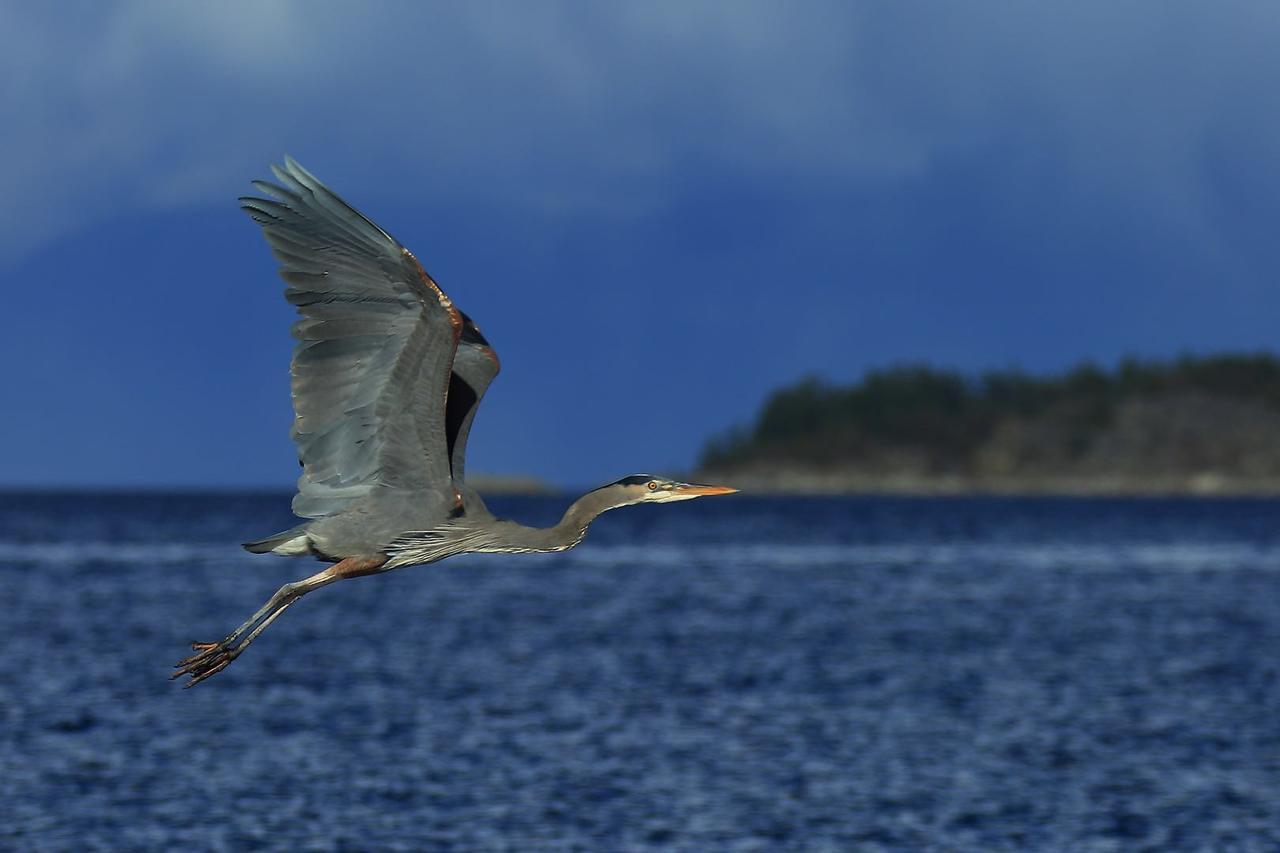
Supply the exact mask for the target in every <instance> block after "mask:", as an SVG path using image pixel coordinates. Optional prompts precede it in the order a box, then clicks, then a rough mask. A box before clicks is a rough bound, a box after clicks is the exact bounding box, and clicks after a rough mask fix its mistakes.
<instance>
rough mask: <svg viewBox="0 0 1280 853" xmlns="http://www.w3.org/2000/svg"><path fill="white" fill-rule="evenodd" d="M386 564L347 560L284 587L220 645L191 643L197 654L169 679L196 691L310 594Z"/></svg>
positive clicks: (181, 663) (182, 662)
mask: <svg viewBox="0 0 1280 853" xmlns="http://www.w3.org/2000/svg"><path fill="white" fill-rule="evenodd" d="M386 561H387V558H386V557H385V556H382V555H379V556H376V557H347V558H346V559H345V560H342V561H341V562H338V563H335V564H334V565H332V566H329V567H328V568H327V569H324V570H323V571H319V572H316V573H315V574H314V575H312V576H311V577H308V578H303V579H302V580H300V581H295V582H293V583H287V584H285V585H284V586H282V587H280V588H279V589H278V590H276V592H275V595H273V596H271V598H270V599H269V600H268V601H267V603H266V604H264V605H263V606H262V607H260V608H259V609H258V612H256V613H254V614H253V615H252V616H250V617H249V619H248V620H247V621H246V622H245V623H244V624H243V625H241V626H240V627H239V628H236V629H235V630H234V631H232V632H231V633H230V634H228V635H227V636H226V637H225V638H223V639H222V641H221V642H217V643H192V644H191V648H193V649H194V650H195V652H196V653H195V654H194V655H191V656H190V657H187V658H183V659H182V660H180V661H178V663H177V664H176V666H177V671H176V672H174V673H173V675H172V676H170V677H171V678H177V677H179V676H182V675H190V676H191V680H190V681H188V682H187V683H186V684H185V685H184V686H185V687H194V686H195V685H197V684H199V683H200V682H201V681H204V680H205V679H206V678H208V677H209V676H211V675H215V674H216V673H219V672H221V671H222V670H224V669H226V668H227V667H228V666H229V665H230V664H231V662H232V661H233V660H235V659H236V658H238V657H239V656H240V654H241V652H243V651H244V650H245V649H246V648H247V647H248V646H249V644H250V643H252V642H253V641H254V640H255V639H257V637H258V635H259V634H261V633H262V632H263V631H265V630H266V629H267V626H268V625H270V624H271V623H272V622H274V621H275V620H276V618H277V617H279V615H280V614H281V613H283V612H284V611H285V610H287V609H288V608H289V607H290V606H291V605H292V604H293V603H294V602H296V601H297V600H298V599H299V598H302V596H304V595H306V594H307V593H308V592H311V591H312V590H316V589H319V588H320V587H322V586H328V585H329V584H331V583H334V582H335V581H340V580H343V579H344V578H353V577H360V576H361V575H368V574H376V573H377V572H378V569H379V567H381V566H382V564H383V563H385V562H386Z"/></svg>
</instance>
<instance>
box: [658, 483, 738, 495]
mask: <svg viewBox="0 0 1280 853" xmlns="http://www.w3.org/2000/svg"><path fill="white" fill-rule="evenodd" d="M674 491H675V493H676V494H677V495H688V496H689V497H702V496H703V495H731V494H733V493H734V492H736V491H738V490H737V489H735V488H732V487H730V486H704V485H702V484H701V483H681V484H680V485H678V486H676V487H675V489H674Z"/></svg>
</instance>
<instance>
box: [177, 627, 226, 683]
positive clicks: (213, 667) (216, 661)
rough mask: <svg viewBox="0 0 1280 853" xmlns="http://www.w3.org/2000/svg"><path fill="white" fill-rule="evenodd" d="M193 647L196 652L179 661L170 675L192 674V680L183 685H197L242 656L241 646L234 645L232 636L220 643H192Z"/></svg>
mask: <svg viewBox="0 0 1280 853" xmlns="http://www.w3.org/2000/svg"><path fill="white" fill-rule="evenodd" d="M191 648H192V649H194V650H195V654H194V655H191V656H190V657H186V658H183V659H182V660H180V661H178V662H177V663H176V664H175V665H174V666H175V667H176V671H175V672H174V673H173V675H171V676H169V677H170V678H179V677H181V676H184V675H189V676H191V680H190V681H188V682H187V683H186V684H184V685H182V686H183V687H195V686H196V685H197V684H199V683H200V682H202V681H204V680H205V679H206V678H208V677H209V676H211V675H217V674H218V673H219V672H222V671H223V670H224V669H226V668H227V667H228V666H230V665H231V662H232V661H233V660H235V659H236V658H238V657H239V656H240V652H241V651H242V649H241V648H239V647H237V646H236V645H233V643H232V641H231V638H230V637H228V638H227V639H225V640H223V641H222V642H220V643H192V644H191Z"/></svg>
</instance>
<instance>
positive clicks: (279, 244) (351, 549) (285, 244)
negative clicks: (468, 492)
mask: <svg viewBox="0 0 1280 853" xmlns="http://www.w3.org/2000/svg"><path fill="white" fill-rule="evenodd" d="M272 171H273V172H274V174H275V176H276V178H277V180H278V181H279V182H280V183H279V184H278V185H277V184H269V183H266V182H261V181H259V182H255V183H254V186H255V187H257V188H258V189H259V190H261V191H263V192H264V193H267V194H269V195H272V196H274V197H275V199H276V200H274V201H273V200H269V199H261V198H243V199H241V205H242V207H243V208H244V210H245V211H246V212H248V213H249V215H250V216H251V217H253V219H254V221H256V222H258V223H259V224H260V225H261V226H262V231H263V234H264V236H265V237H266V238H267V242H268V243H269V244H270V246H271V250H272V252H273V253H274V254H275V256H276V258H277V260H279V262H280V275H281V277H282V278H283V279H284V280H285V281H286V282H287V283H288V288H287V289H286V291H285V297H286V298H287V299H288V300H289V301H290V302H291V303H293V305H295V306H296V307H297V309H298V313H299V314H300V315H301V318H300V319H299V320H298V321H297V322H296V323H294V324H293V328H292V333H293V336H294V338H296V339H297V341H298V343H297V345H296V346H295V348H294V355H293V364H292V368H291V370H290V373H291V377H292V389H293V402H294V410H295V415H296V416H295V418H294V423H293V430H292V436H293V440H294V442H295V443H296V444H297V448H298V458H299V461H300V462H301V463H302V475H301V476H300V477H299V478H298V493H297V495H296V496H295V497H294V499H293V511H294V513H295V514H296V515H298V516H301V517H303V518H311V519H321V521H318V522H316V523H313V524H311V525H307V526H306V535H307V536H308V538H309V539H310V541H311V543H312V547H313V548H314V550H316V551H318V552H320V553H321V554H324V555H326V556H329V557H333V558H341V557H346V556H350V555H352V554H357V553H371V552H374V551H376V550H377V549H378V548H379V547H380V546H382V545H385V544H386V543H387V542H389V541H391V539H392V538H394V536H395V535H396V534H397V533H399V532H401V531H403V530H404V529H405V528H407V527H410V528H411V527H415V526H422V525H425V524H427V523H429V522H431V521H434V520H436V517H437V516H439V515H441V514H442V513H445V512H447V511H448V509H449V508H451V507H452V505H453V502H454V500H455V494H454V492H453V489H452V475H451V471H450V459H449V454H448V447H447V437H446V435H445V423H444V419H443V418H441V417H439V414H438V413H439V412H440V411H442V410H443V409H444V406H445V402H446V398H447V393H448V383H449V379H450V374H451V367H452V364H453V359H454V350H455V348H456V346H457V341H458V339H459V337H460V336H461V332H462V318H461V315H460V313H459V312H458V311H457V309H456V308H454V307H453V305H452V302H450V301H449V299H448V297H447V296H445V295H444V293H443V291H441V290H440V289H439V287H438V286H437V285H436V284H435V282H434V281H433V280H431V278H430V276H428V275H427V274H426V273H425V271H423V270H422V267H421V266H420V265H419V264H418V262H417V260H416V259H415V258H414V257H413V255H411V254H410V253H409V252H408V250H407V249H405V248H404V247H403V246H401V245H400V244H399V243H398V242H396V241H395V239H393V238H392V237H391V236H390V235H388V234H387V233H386V232H385V231H383V230H382V229H381V228H379V227H378V226H377V225H374V224H373V223H372V222H370V221H369V220H368V219H366V218H365V217H364V216H362V215H361V214H360V213H359V212H357V211H356V210H355V209H354V208H352V207H351V206H350V205H348V204H346V203H345V202H344V201H342V199H340V198H339V197H338V196H337V195H336V194H335V193H333V192H332V191H331V190H329V189H328V188H327V187H325V186H324V184H322V183H321V182H320V181H319V180H318V179H316V178H315V177H314V176H313V175H311V174H310V173H309V172H307V171H306V170H305V169H303V168H302V167H301V166H300V165H298V163H296V162H295V161H294V160H292V159H290V158H286V160H285V165H284V166H283V167H273V169H272ZM486 384H487V383H486ZM375 511H376V512H375ZM371 521H372V522H373V523H372V524H371V523H370V522H371Z"/></svg>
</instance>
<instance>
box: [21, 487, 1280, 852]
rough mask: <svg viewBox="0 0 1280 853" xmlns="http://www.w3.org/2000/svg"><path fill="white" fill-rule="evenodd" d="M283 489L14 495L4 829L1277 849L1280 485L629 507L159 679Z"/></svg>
mask: <svg viewBox="0 0 1280 853" xmlns="http://www.w3.org/2000/svg"><path fill="white" fill-rule="evenodd" d="M287 505H288V497H287V496H284V495H266V496H245V495H221V496H181V495H148V496H118V495H117V496H112V495H105V496H101V495H100V496H92V495H82V496H70V495H63V496H59V495H37V496H30V495H7V496H2V495H0V589H2V590H3V592H2V593H0V596H2V597H0V604H2V605H3V607H2V608H0V636H3V644H4V645H3V651H4V654H3V655H0V849H19V850H24V849H26V850H42V851H43V850H59V849H62V850H92V849H103V850H120V849H129V850H148V849H156V850H178V849H181V850H206V849H207V850H242V849H279V850H303V849H305V850H382V849H386V850H516V851H528V850H593V851H594V850H646V849H657V850H667V849H670V850H692V851H701V850H743V851H746V850H849V849H865V850H876V849H885V850H895V849H959V850H966V849H969V850H995V849H1019V850H1021V849H1046V850H1136V849H1150V850H1177V849H1187V850H1201V849H1205V850H1208V849H1221V850H1276V849H1280V676H1278V673H1280V502H1269V501H1193V500H1171V501H1132V500H1126V501H1067V500H1062V501H1056V500H978V499H973V500H967V499H966V500H923V499H922V500H910V499H806V500H790V501H787V500H780V499H778V500H775V499H762V498H752V497H749V496H735V497H734V498H724V499H717V500H704V501H695V502H691V503H686V504H680V505H674V506H668V507H639V508H634V509H630V510H622V511H619V512H614V513H610V514H608V515H606V516H604V517H603V518H602V519H600V521H598V522H597V524H596V525H595V527H594V528H593V529H592V533H591V535H590V536H589V537H588V539H587V541H586V542H585V543H584V544H583V545H582V546H581V547H579V548H578V549H577V550H575V551H572V552H568V553H566V554H560V555H539V556H532V557H530V556H524V557H503V556H477V557H464V558H455V559H453V560H449V561H446V562H444V563H441V564H438V565H436V566H430V567H417V568H410V569H406V570H403V571H400V572H396V573H393V574H391V575H387V576H384V577H375V578H368V579H359V580H354V581H349V582H344V583H341V584H338V585H336V586H332V587H329V588H327V589H324V590H321V591H319V592H317V593H315V594H314V595H312V596H309V597H308V598H307V599H305V600H304V601H303V602H301V603H300V604H298V605H297V606H296V607H294V608H293V609H291V610H290V611H289V613H288V614H287V615H286V616H284V617H283V618H281V619H280V621H279V622H277V623H276V624H275V625H274V626H272V628H271V629H270V630H269V631H268V632H267V633H265V634H264V635H263V636H262V638H261V639H260V640H259V641H258V642H257V643H256V644H255V645H254V647H253V648H252V649H250V650H249V651H248V652H247V653H246V654H245V655H244V657H242V658H241V659H240V660H239V661H237V662H236V663H235V664H234V665H233V666H231V667H230V668H229V669H228V670H226V671H225V672H223V673H222V674H220V675H218V676H216V677H215V678H213V679H212V680H210V681H208V682H206V683H205V684H202V685H200V686H199V687H197V688H196V689H194V690H181V689H179V688H178V687H177V684H176V683H172V682H169V681H167V680H166V677H167V674H168V670H169V668H170V666H171V665H172V663H173V662H174V661H175V660H176V659H177V658H178V657H180V656H182V655H184V654H186V651H185V643H187V642H188V641H190V640H191V639H217V638H218V637H220V636H222V635H223V634H224V633H226V632H227V631H228V630H229V629H230V628H232V627H234V626H235V625H236V624H238V623H239V622H240V621H241V620H242V619H244V618H245V617H246V616H248V615H249V613H251V612H252V611H253V610H255V609H256V608H257V607H258V606H259V605H260V604H261V603H262V602H263V601H264V600H265V599H266V598H267V597H268V596H269V595H270V594H271V592H272V591H273V590H274V589H275V588H276V587H277V586H279V585H280V584H281V583H283V582H285V581H288V580H292V579H295V578H296V577H300V576H302V575H304V574H307V573H310V572H311V571H313V570H314V567H315V564H312V563H310V562H308V561H300V560H289V559H283V558H275V557H253V556H251V555H248V554H245V553H243V552H241V551H239V550H238V549H237V548H236V546H235V544H234V543H236V542H239V541H240V540H242V539H244V538H248V537H252V536H256V535H261V534H264V533H267V532H270V531H273V530H275V529H277V528H279V527H282V526H284V525H286V524H287V523H288V522H289V516H288V513H287ZM491 505H492V506H493V508H494V509H495V510H496V511H499V512H501V513H503V514H506V515H508V516H510V517H514V518H517V519H519V520H522V521H526V522H536V523H550V522H551V521H552V520H554V519H555V518H556V517H557V516H558V514H559V511H560V510H561V509H562V508H563V505H564V501H562V500H559V499H508V500H498V499H495V500H493V501H491Z"/></svg>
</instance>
